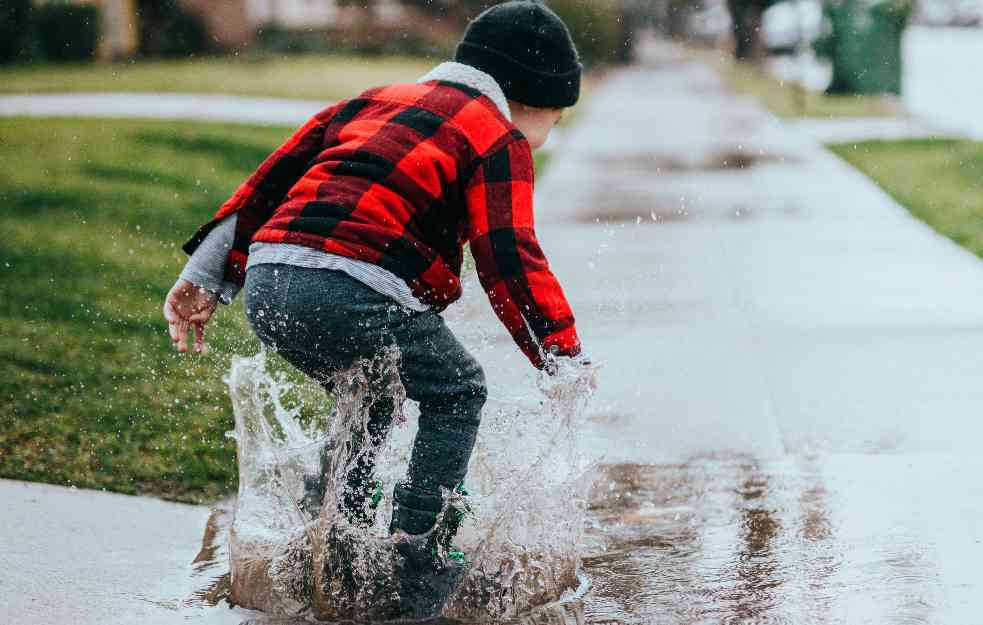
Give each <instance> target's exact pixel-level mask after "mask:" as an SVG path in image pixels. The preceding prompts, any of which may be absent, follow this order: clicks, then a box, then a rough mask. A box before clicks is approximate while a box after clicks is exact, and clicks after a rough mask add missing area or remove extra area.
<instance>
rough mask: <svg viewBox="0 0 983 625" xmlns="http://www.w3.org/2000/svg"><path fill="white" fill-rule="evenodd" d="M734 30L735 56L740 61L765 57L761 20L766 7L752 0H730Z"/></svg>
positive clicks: (728, 3)
mask: <svg viewBox="0 0 983 625" xmlns="http://www.w3.org/2000/svg"><path fill="white" fill-rule="evenodd" d="M727 7H728V8H729V9H730V17H731V22H732V24H733V31H734V56H735V58H737V60H739V61H756V60H760V59H762V58H764V56H765V46H764V42H763V41H762V39H761V21H762V14H763V13H764V7H763V6H762V4H761V3H759V2H755V1H754V0H751V1H750V2H749V1H748V0H728V2H727Z"/></svg>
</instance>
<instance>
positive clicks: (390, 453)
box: [185, 353, 596, 622]
mask: <svg viewBox="0 0 983 625" xmlns="http://www.w3.org/2000/svg"><path fill="white" fill-rule="evenodd" d="M395 358H396V356H395V355H394V354H389V355H386V356H384V357H383V358H381V359H380V360H379V361H376V362H373V363H363V365H362V366H359V367H355V368H353V369H352V370H351V371H347V372H343V373H342V374H340V375H339V376H338V379H336V380H333V384H332V386H333V388H334V389H335V392H334V393H333V394H332V397H331V401H330V402H329V401H327V400H326V401H325V403H324V405H323V406H319V407H318V409H319V410H322V411H323V412H324V414H326V415H328V418H327V427H325V425H324V423H323V422H321V423H319V424H318V425H317V426H316V427H315V426H308V425H305V424H304V423H303V421H302V419H300V418H299V411H298V409H297V408H296V407H290V406H289V405H288V403H287V402H285V401H284V398H285V397H286V396H287V394H288V393H289V391H290V390H291V387H290V384H289V383H288V382H286V381H285V379H283V378H281V377H277V376H276V375H273V374H271V373H270V372H269V370H268V368H267V365H266V355H265V354H262V353H261V354H259V355H257V356H256V357H253V358H240V359H237V360H236V361H235V363H234V365H233V367H232V370H231V372H230V375H229V376H228V383H229V387H230V392H231V397H232V403H233V408H234V412H235V416H236V430H235V432H234V437H235V439H236V443H237V455H238V461H239V492H238V495H237V497H236V500H235V504H234V508H233V509H232V510H231V512H221V513H220V512H217V513H216V515H213V517H212V520H211V522H210V523H209V526H208V529H207V530H206V536H205V540H204V542H203V547H202V550H201V553H200V554H199V558H196V564H195V566H196V567H197V568H196V574H199V575H201V576H202V579H201V581H202V582H204V583H203V587H202V589H201V590H200V591H198V592H196V593H194V594H193V595H192V596H191V597H190V598H189V599H188V601H186V602H185V603H186V604H187V605H189V606H193V605H196V604H197V605H199V606H203V607H204V606H207V605H209V604H212V605H214V604H216V603H219V602H221V601H226V602H228V603H231V604H234V605H236V606H241V607H243V608H248V609H252V610H258V611H261V612H262V613H264V614H265V615H268V616H269V617H273V618H276V619H281V620H282V619H283V618H288V617H301V618H305V619H313V618H316V619H319V620H325V621H333V622H337V621H346V620H359V621H363V622H365V621H372V622H379V621H383V620H390V619H391V618H393V617H394V615H397V614H398V609H399V601H400V597H399V595H398V588H399V586H398V584H397V583H395V582H394V577H395V576H394V571H396V570H398V569H397V567H398V565H399V560H398V558H399V556H397V555H395V551H394V549H393V545H392V539H391V537H390V535H389V532H388V529H387V528H388V526H389V518H390V516H391V501H390V498H391V492H392V488H393V486H394V484H395V483H396V481H397V480H399V479H401V478H402V476H403V475H404V474H405V468H406V463H407V460H408V452H409V449H410V442H411V441H412V439H413V437H414V428H415V419H414V418H413V414H412V413H413V412H414V410H413V407H412V405H410V403H409V402H407V403H406V405H407V406H408V414H403V413H402V410H401V409H399V408H397V412H396V414H394V415H393V427H392V429H391V431H389V432H387V433H386V436H385V437H384V440H382V441H381V442H380V443H377V448H376V449H375V450H374V453H375V456H376V459H377V461H376V467H375V471H374V476H375V478H377V479H378V480H380V481H381V488H380V489H379V491H378V492H379V496H380V498H381V500H380V501H378V505H376V506H375V507H373V508H371V509H368V511H367V513H368V514H369V515H370V526H369V527H368V528H362V527H356V526H353V525H351V524H350V523H349V522H348V521H347V520H346V518H345V516H344V515H342V514H340V513H339V511H338V509H339V503H338V502H339V499H340V495H339V494H340V493H341V492H343V489H344V484H345V476H346V475H347V474H348V473H349V471H350V469H351V467H353V466H355V463H356V462H358V461H359V454H360V453H361V451H360V450H365V449H367V448H366V444H367V441H369V437H368V436H367V435H366V433H367V431H368V430H367V423H366V419H367V415H368V410H366V402H367V401H371V400H370V399H369V397H370V393H369V390H370V388H377V387H378V380H393V381H392V388H391V389H390V392H391V393H392V394H393V395H394V396H395V398H396V400H397V401H396V402H395V404H396V406H402V405H404V401H403V400H404V399H405V395H404V394H403V391H402V388H401V386H400V385H399V382H398V376H395V378H393V377H392V376H388V375H387V374H386V373H385V372H386V371H388V370H393V367H394V364H395ZM592 378H593V371H591V370H589V369H588V370H584V369H579V368H576V367H573V366H572V365H571V366H569V368H566V369H564V368H562V367H561V371H560V372H559V374H558V375H557V376H555V377H548V376H543V377H542V378H541V379H540V385H539V391H540V394H539V396H538V397H535V398H530V400H529V401H522V400H512V401H510V402H509V403H507V404H502V403H499V404H495V403H491V404H490V405H489V406H488V407H487V408H486V410H485V414H484V416H483V420H482V430H481V436H480V438H479V442H478V445H477V446H476V448H475V452H474V454H473V457H472V463H471V469H470V471H469V474H468V478H467V489H468V491H469V493H470V495H469V498H470V503H471V509H472V513H471V514H470V515H468V517H467V518H466V521H465V524H464V526H463V530H462V531H461V532H459V534H458V545H459V546H460V547H461V548H462V549H463V551H464V553H465V554H466V557H467V559H468V569H467V573H466V575H465V576H464V578H463V580H462V582H461V583H460V585H459V587H458V588H457V590H456V591H455V592H454V594H453V595H452V596H451V597H450V600H449V601H448V603H447V605H446V607H445V608H444V611H443V612H442V615H443V616H444V617H446V618H450V619H455V620H459V621H472V620H475V621H482V622H498V621H503V620H509V619H514V618H540V616H535V615H538V614H540V613H541V612H542V610H544V609H545V610H552V608H553V607H554V606H555V605H557V602H559V605H560V606H562V607H559V608H558V609H559V610H560V613H564V612H565V611H566V610H567V608H566V607H565V606H566V605H567V604H569V603H575V600H576V598H577V597H578V593H579V594H582V593H583V592H584V590H586V584H585V583H584V580H583V577H582V575H581V574H580V572H579V553H580V551H579V545H580V544H581V542H582V539H583V534H584V528H585V526H586V524H585V522H584V518H585V514H586V509H587V497H588V491H589V487H590V484H591V483H592V482H593V475H594V474H595V471H596V467H595V466H592V465H591V464H590V463H589V462H587V461H586V459H584V458H583V457H582V455H581V454H579V453H578V452H577V449H576V440H577V434H578V432H580V431H581V430H582V426H583V423H584V418H585V416H584V415H585V411H584V407H585V405H586V403H587V400H588V399H589V397H590V395H591V388H592ZM370 379H371V380H375V382H373V383H370V382H369V380H370ZM308 408H309V406H308ZM407 417H408V418H407ZM353 441H362V442H361V443H358V444H356V443H353ZM322 466H323V467H325V468H326V469H325V475H326V476H327V481H326V484H325V494H324V503H323V505H322V506H321V508H320V510H319V511H317V510H315V513H314V514H313V515H311V514H308V513H307V512H306V511H305V510H304V509H303V506H302V505H300V504H301V500H302V497H303V495H304V492H305V479H307V480H308V482H309V478H308V477H307V476H311V475H318V474H319V473H320V469H319V467H322ZM223 536H227V537H228V539H227V541H225V542H224V543H223ZM339 545H340V546H342V547H344V554H345V555H344V556H343V557H342V556H340V554H341V553H342V549H341V547H338V546H339ZM223 557H224V559H226V561H227V562H229V566H230V571H229V573H230V575H223V574H221V573H219V574H217V575H216V574H215V573H217V570H213V569H216V567H215V563H216V562H218V561H219V560H221V559H222V558H223ZM206 574H207V576H208V577H206ZM578 613H579V612H577V610H576V609H574V612H573V613H572V614H573V615H574V616H573V618H574V620H576V614H578ZM551 614H552V612H551ZM548 618H553V616H550V617H548ZM273 622H280V621H273Z"/></svg>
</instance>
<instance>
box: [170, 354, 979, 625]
mask: <svg viewBox="0 0 983 625" xmlns="http://www.w3.org/2000/svg"><path fill="white" fill-rule="evenodd" d="M239 366H240V369H238V370H237V371H234V372H233V373H234V375H233V378H234V377H235V375H239V376H240V377H239V378H238V386H236V385H235V383H236V380H235V379H233V380H231V381H232V382H233V383H234V384H233V397H234V402H235V403H236V410H237V415H238V416H240V417H245V420H243V421H241V422H240V424H239V425H240V426H241V427H240V431H239V433H238V434H237V437H238V443H239V445H240V446H242V445H244V444H245V445H246V447H245V449H246V451H245V452H244V453H247V454H248V453H254V455H253V456H252V459H249V458H246V459H244V460H245V462H243V463H242V465H243V467H244V470H245V471H246V472H247V474H246V475H244V476H243V480H242V490H241V492H240V495H239V497H238V504H235V503H232V502H230V503H228V504H227V505H224V506H220V507H219V508H217V509H216V511H215V513H214V514H213V516H212V519H211V521H210V522H209V524H208V526H207V528H206V531H205V536H204V539H203V543H202V546H201V550H200V552H199V554H198V557H196V558H195V562H194V563H193V565H192V570H193V575H194V585H195V588H196V589H195V591H194V592H191V593H190V594H188V595H187V597H186V598H185V599H184V601H183V603H182V604H181V609H182V612H183V614H184V615H185V616H186V617H187V620H199V622H201V621H202V620H204V621H207V622H211V621H209V620H208V619H209V616H208V615H209V614H212V615H214V614H217V612H216V611H217V610H220V611H222V613H223V618H222V620H221V621H215V622H216V623H218V622H221V623H223V625H224V624H225V623H233V622H235V623H254V624H256V625H264V624H265V625H277V624H284V625H285V624H287V623H307V622H311V621H312V619H313V618H314V617H315V616H320V617H324V616H325V614H326V613H327V615H328V616H332V613H331V611H332V610H334V612H333V614H334V615H338V617H339V618H333V619H328V620H333V621H338V620H342V619H344V618H354V619H358V620H359V621H362V622H365V621H373V622H378V621H379V620H380V619H379V618H376V617H375V616H374V614H376V613H375V612H373V610H375V609H377V607H378V603H379V602H383V601H384V600H385V597H384V596H382V597H380V596H379V595H378V594H375V595H356V596H347V597H341V596H338V595H332V594H331V593H330V585H329V586H328V589H329V590H328V591H327V592H325V591H321V592H322V595H321V597H320V599H318V598H317V593H318V590H316V588H317V584H319V583H320V584H324V583H325V582H329V583H330V581H331V580H330V576H328V578H325V576H324V574H321V576H320V577H319V576H318V575H317V574H315V573H314V571H316V570H317V568H318V567H319V566H322V565H321V564H319V560H318V558H317V556H315V555H312V552H315V551H316V549H317V548H316V547H315V548H313V549H312V547H311V545H312V544H317V541H318V540H319V539H318V538H317V532H319V531H323V527H322V524H323V522H324V520H325V518H324V515H323V514H322V515H321V518H320V519H318V520H317V521H313V522H307V523H305V522H303V520H301V516H300V515H299V514H298V513H297V511H296V507H295V503H296V500H297V499H298V498H299V494H300V492H301V485H300V482H299V479H300V478H299V477H298V476H300V475H302V474H303V472H304V471H307V470H309V469H310V467H311V466H312V464H313V463H314V462H315V459H316V456H317V453H316V449H318V448H319V447H318V445H319V440H320V439H319V438H318V436H323V435H319V434H318V433H316V432H308V431H305V430H304V429H303V428H301V427H299V426H298V428H297V429H295V430H292V429H291V428H292V427H293V425H291V424H290V423H289V422H287V423H286V424H285V423H283V422H282V419H283V418H284V415H288V414H290V413H289V411H284V412H278V411H281V410H284V409H283V406H280V405H278V404H277V402H276V401H272V402H271V395H270V394H271V393H272V394H273V396H276V395H277V393H278V388H279V387H278V386H277V385H278V384H279V383H278V382H276V381H275V380H274V379H273V378H272V377H269V376H268V374H266V372H265V369H264V366H263V362H262V359H261V358H255V359H245V360H242V361H240V363H239ZM581 383H582V380H580V381H578V380H572V381H569V380H568V381H567V382H566V383H561V384H557V385H554V386H552V387H550V386H544V387H543V389H542V390H543V394H542V397H540V398H538V400H537V401H531V402H530V403H529V404H521V403H515V402H513V403H511V404H509V405H507V406H506V405H501V404H500V405H493V406H491V410H490V411H489V412H488V413H487V414H486V416H485V419H486V421H485V423H483V426H482V427H483V430H482V437H481V439H480V443H479V447H478V448H477V449H476V453H475V460H474V463H473V464H472V469H471V473H470V474H469V479H468V482H469V486H470V487H471V488H472V490H473V493H474V495H473V499H474V501H475V503H476V510H477V513H476V515H475V517H474V518H472V519H471V520H470V521H469V527H468V529H467V531H465V532H464V534H463V536H462V537H461V539H462V540H461V542H462V546H463V547H464V549H465V551H466V552H467V553H468V554H469V556H470V557H471V558H473V561H474V564H473V566H472V569H471V573H470V574H469V577H468V579H467V580H466V581H465V582H464V583H463V584H462V586H461V588H460V590H459V592H458V593H457V595H455V597H454V598H453V599H452V601H451V602H450V604H449V605H448V608H447V609H446V610H445V613H444V617H445V619H444V620H445V622H456V623H476V624H477V623H516V624H520V623H521V624H523V625H534V624H539V623H548V624H557V625H560V624H564V625H566V624H571V625H572V624H578V625H579V624H581V623H625V624H636V623H638V624H642V623H644V624H649V623H665V624H703V623H706V624H716V623H768V624H770V623H782V624H785V623H787V624H790V625H792V624H795V625H799V624H813V623H815V624H826V623H830V624H852V623H878V624H881V623H892V624H893V623H898V624H902V623H903V624H909V623H937V622H951V623H972V622H977V621H976V620H975V614H976V612H975V611H973V610H971V606H972V605H973V602H974V600H975V599H974V597H976V596H977V593H978V592H979V591H980V590H981V588H983V586H981V584H980V583H979V582H978V581H977V580H978V575H975V572H974V571H975V560H974V559H973V558H970V557H968V555H967V554H969V555H972V554H979V552H980V547H979V541H976V542H974V541H973V540H971V539H972V537H973V536H978V535H979V534H980V532H979V531H978V530H979V528H978V527H976V526H977V525H978V522H977V521H975V519H976V518H978V515H976V514H975V513H976V512H980V511H979V510H975V511H974V510H965V509H962V508H960V509H957V510H955V511H953V512H951V513H950V512H949V511H948V506H947V504H946V502H954V501H958V498H957V497H955V496H954V493H955V492H956V491H958V492H960V493H964V492H969V491H971V490H972V488H977V489H978V487H973V486H972V485H971V484H969V483H967V482H966V479H967V478H966V476H971V475H977V474H978V473H979V470H983V465H981V462H977V461H975V460H973V461H970V460H967V459H965V458H958V457H953V458H946V457H933V458H930V459H928V460H925V459H923V458H920V457H917V458H916V457H905V456H903V455H896V456H888V455H877V454H874V455H865V454H849V455H847V454H840V455H828V456H818V457H810V456H787V457H783V458H777V459H757V458H753V457H749V456H733V455H721V454H706V455H703V456H698V457H694V458H691V459H689V460H687V461H685V462H679V463H676V464H660V465H647V464H643V463H625V464H603V463H601V464H596V465H592V464H590V463H589V462H587V461H586V460H585V459H584V458H582V457H580V456H579V455H578V452H577V450H576V449H577V448H576V446H575V445H574V444H573V442H574V440H575V439H576V438H578V436H579V435H580V434H581V433H582V432H583V431H584V430H586V429H588V425H587V423H588V421H587V420H586V419H585V417H584V414H585V411H584V410H583V408H584V403H585V396H586V395H589V393H585V389H584V387H583V386H578V384H581ZM236 393H238V396H236ZM254 400H255V401H254ZM250 402H252V403H250ZM260 408H262V409H260ZM341 410H342V412H343V411H344V410H345V407H344V406H341ZM335 411H336V412H335V417H336V418H337V417H338V415H337V411H338V407H337V406H336V407H335ZM411 412H412V411H411ZM533 415H535V416H536V417H538V420H537V419H533V418H531V417H532V416H533ZM340 418H344V415H341V417H340ZM413 421H414V419H413V418H412V414H411V415H410V419H408V421H407V424H406V425H402V426H399V427H397V428H396V429H395V430H394V432H393V433H392V436H391V437H390V439H389V440H388V441H387V443H386V448H385V449H383V450H382V452H381V456H380V457H381V459H382V460H381V461H380V465H379V471H378V473H379V477H380V478H381V479H382V480H383V481H384V482H385V483H386V484H387V488H386V489H385V490H386V494H387V496H388V493H389V492H391V488H389V487H388V485H390V484H392V481H393V480H395V479H398V478H399V477H401V475H402V471H403V469H404V467H405V455H406V450H407V448H408V442H409V441H410V440H411V439H412V436H413V428H412V424H413ZM263 424H265V425H263ZM267 427H269V428H271V429H269V431H266V430H264V428H267ZM334 434H337V431H335V432H334ZM250 437H252V438H250ZM250 440H252V443H251V444H253V445H255V448H254V449H253V450H252V452H250V451H248V445H249V444H250V443H249V441H250ZM271 441H273V442H271ZM288 452H289V453H288ZM240 453H243V448H242V447H240ZM248 472H252V473H251V474H248ZM960 480H961V481H960ZM945 484H956V487H953V488H955V490H953V488H949V490H946V488H942V487H940V485H945ZM960 484H961V486H959V485H960ZM967 489H968V490H967ZM913 498H917V502H915V501H914V499H913ZM964 507H965V506H964ZM960 510H961V511H960ZM388 512H389V507H388V504H387V503H385V502H384V504H383V505H381V506H380V507H379V508H378V513H377V518H376V522H375V525H374V526H373V529H372V530H371V531H369V532H368V533H367V534H366V535H365V536H364V540H365V543H364V544H365V545H366V546H365V553H366V554H369V556H370V557H368V558H367V559H366V561H365V562H364V563H362V566H363V569H362V570H363V572H364V573H365V574H366V575H380V574H381V575H382V576H383V577H384V576H385V573H386V571H387V570H388V569H387V566H388V565H387V563H386V561H385V555H384V554H385V552H386V544H387V543H386V540H387V538H386V537H387V533H386V531H385V527H386V526H387V523H388V517H387V515H388ZM974 528H975V529H974ZM230 537H231V541H230ZM967 541H969V542H967ZM230 565H231V570H230ZM230 572H231V575H230ZM380 572H381V573H380ZM367 579H368V578H367ZM318 580H322V581H318ZM317 601H321V602H322V603H321V604H320V606H318V605H317V603H316V602H317ZM371 601H375V602H376V604H375V605H370V602H371ZM230 602H232V603H235V604H237V605H238V606H240V607H239V608H238V609H237V610H233V611H230V610H227V609H224V606H227V605H228V604H229V603H230ZM244 607H251V608H258V609H261V610H262V612H259V611H252V610H246V609H243V608H244ZM199 617H204V618H199ZM230 618H231V619H232V620H229V619H230Z"/></svg>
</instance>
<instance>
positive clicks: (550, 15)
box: [454, 0, 583, 108]
mask: <svg viewBox="0 0 983 625" xmlns="http://www.w3.org/2000/svg"><path fill="white" fill-rule="evenodd" d="M454 60H455V61H457V62H458V63H464V64H465V65H470V66H472V67H476V68H478V69H480V70H481V71H483V72H485V73H486V74H490V75H491V76H492V78H494V79H495V80H496V82H498V84H499V86H500V87H501V88H502V91H503V92H504V93H505V97H506V98H508V99H510V100H515V101H516V102H521V103H522V104H526V105H528V106H537V107H541V108H564V107H567V106H573V105H574V104H576V103H577V99H578V98H579V97H580V73H581V71H582V69H583V66H582V65H581V64H580V60H579V58H578V56H577V48H576V47H575V46H574V44H573V39H571V38H570V31H569V30H567V26H566V24H564V23H563V20H561V19H560V17H559V16H558V15H557V14H556V13H554V12H553V11H551V10H550V9H549V8H548V7H547V6H546V5H544V4H542V3H541V2H536V1H534V0H513V1H512V2H505V3H503V4H497V5H495V6H493V7H491V8H489V9H487V10H486V11H484V12H483V13H482V14H481V15H479V16H478V17H476V18H475V19H474V20H472V21H471V23H470V24H468V28H467V30H465V31H464V37H463V38H462V39H461V42H460V43H459V44H458V45H457V53H456V54H455V56H454Z"/></svg>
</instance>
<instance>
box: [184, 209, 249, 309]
mask: <svg viewBox="0 0 983 625" xmlns="http://www.w3.org/2000/svg"><path fill="white" fill-rule="evenodd" d="M236 221H237V217H236V215H235V213H233V214H232V215H229V216H228V217H226V218H225V219H223V220H222V221H220V222H218V224H217V225H216V226H215V227H214V228H212V231H211V232H209V233H208V236H206V237H205V239H204V240H203V241H202V242H201V245H199V246H198V249H196V250H195V252H194V254H192V255H191V258H189V259H188V264H186V265H185V266H184V270H183V271H182V272H181V276H180V279H181V280H187V281H188V282H190V283H191V284H194V285H195V286H199V287H201V288H203V289H208V290H209V291H211V292H213V293H215V294H216V295H217V296H218V301H220V302H222V303H223V304H231V303H232V299H233V298H235V296H236V294H237V293H238V292H239V285H237V284H236V283H234V282H229V281H227V280H225V262H226V259H227V257H228V254H229V250H230V249H232V242H233V240H234V239H235V231H236Z"/></svg>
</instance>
